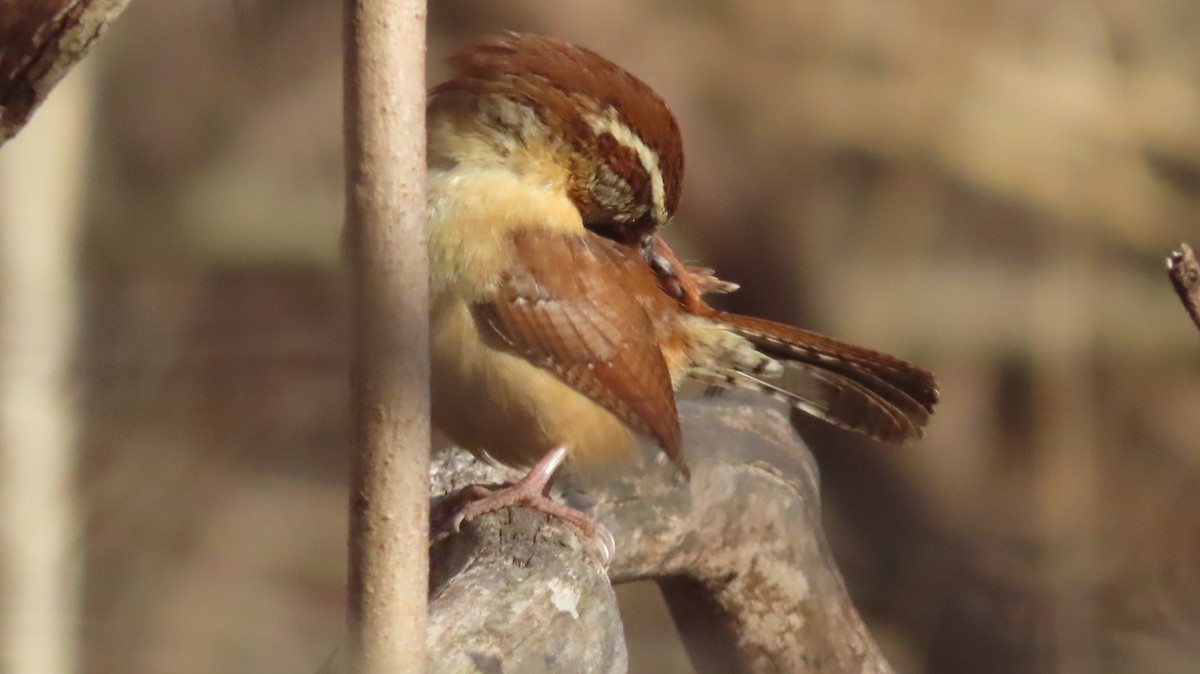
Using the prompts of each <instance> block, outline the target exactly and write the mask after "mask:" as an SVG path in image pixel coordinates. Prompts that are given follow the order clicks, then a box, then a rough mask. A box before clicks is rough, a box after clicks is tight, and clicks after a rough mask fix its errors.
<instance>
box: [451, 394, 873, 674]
mask: <svg viewBox="0 0 1200 674" xmlns="http://www.w3.org/2000/svg"><path fill="white" fill-rule="evenodd" d="M680 412H681V416H682V418H683V422H684V433H685V437H686V444H685V446H686V447H687V458H688V461H689V463H690V465H691V467H692V475H693V477H692V480H691V482H690V483H687V482H684V481H683V480H682V479H681V478H680V476H679V474H678V472H677V471H676V470H675V469H674V468H673V467H672V466H671V465H670V464H669V463H668V462H667V461H665V457H662V456H655V458H654V460H652V461H648V462H647V465H646V466H644V467H642V468H640V469H637V470H630V471H627V472H625V473H624V474H622V475H621V476H619V477H617V478H616V479H614V480H612V481H610V482H607V483H606V484H604V485H603V486H602V487H598V488H594V489H589V490H586V491H584V490H580V489H576V488H574V487H572V486H569V485H568V486H566V487H565V488H564V489H563V490H562V494H561V495H560V496H563V497H565V500H567V501H568V502H569V503H571V504H572V505H575V506H577V507H583V508H585V509H586V510H587V511H588V512H590V513H591V514H592V515H594V516H595V517H597V518H598V519H599V520H600V521H601V522H603V523H604V524H605V525H606V526H607V527H608V528H609V529H610V531H611V532H612V533H613V535H614V537H615V539H616V543H617V550H616V555H615V557H614V560H613V562H612V566H611V567H610V568H609V570H608V576H609V578H610V579H611V580H612V582H616V583H619V582H625V581H632V580H640V579H656V580H657V581H658V582H659V584H660V586H661V587H662V588H663V593H664V596H665V598H666V599H667V601H668V604H669V605H670V608H671V611H672V615H673V616H674V617H675V619H676V622H677V624H678V625H679V626H680V628H681V632H682V634H683V638H684V642H685V645H686V646H687V648H688V650H689V653H690V655H691V657H692V661H693V663H694V665H695V666H696V668H697V671H698V672H701V673H702V674H703V673H706V672H786V673H788V674H797V673H800V672H829V673H831V674H832V673H835V672H836V673H839V674H841V673H845V672H875V673H884V672H890V671H891V669H890V667H889V666H888V664H887V662H886V661H885V660H884V659H883V657H882V655H881V653H880V651H879V649H878V647H877V645H876V644H875V642H874V640H873V639H872V638H871V636H870V634H869V633H868V631H867V629H866V627H865V626H864V625H863V623H862V621H861V619H860V618H859V616H858V614H857V612H856V611H855V610H854V607H853V606H852V605H851V603H850V599H849V597H848V595H847V593H846V589H845V586H844V585H843V583H842V579H841V576H840V574H839V573H838V570H837V567H836V565H835V563H834V560H833V558H832V556H831V554H830V551H829V548H828V546H827V545H826V543H825V538H824V534H823V530H822V527H821V521H820V505H819V494H818V488H817V471H816V466H815V463H814V461H813V459H812V456H811V454H810V453H809V452H808V450H807V448H806V447H804V446H803V444H802V443H801V442H800V441H799V439H798V438H797V437H796V436H795V434H794V432H793V430H792V428H791V425H790V424H789V422H788V420H787V418H786V416H785V415H783V414H781V413H780V412H779V411H778V410H775V409H772V408H764V407H762V403H761V401H757V400H754V401H747V400H742V399H741V397H740V396H737V395H728V396H725V397H723V398H719V399H715V400H702V401H693V402H686V403H684V404H683V405H682V406H681V410H680ZM656 454H657V453H656ZM511 478H512V475H510V474H509V473H508V471H506V470H505V469H502V468H496V467H490V466H485V465H483V464H481V463H479V462H477V461H474V460H473V459H471V458H470V456H469V455H467V454H465V453H464V452H461V451H458V450H455V451H451V452H447V453H443V454H441V455H439V456H438V457H437V458H436V459H435V461H434V467H433V480H434V491H435V493H439V494H443V493H449V492H451V491H453V490H455V489H458V488H460V487H462V486H464V485H465V484H468V483H470V482H483V483H488V482H499V481H503V480H505V479H511ZM433 565H434V573H433V584H432V593H431V596H432V597H433V602H432V604H431V611H430V652H431V656H430V670H431V671H433V672H451V671H453V672H460V671H467V672H493V671H500V670H499V669H497V668H496V667H495V664H496V663H503V664H504V667H505V669H504V671H547V672H549V671H589V672H590V671H600V672H619V671H624V668H625V655H624V653H625V650H624V645H623V639H622V637H621V628H620V622H619V617H618V616H617V613H616V610H615V598H614V597H613V596H612V593H611V589H610V588H609V587H607V583H605V582H604V581H603V577H602V576H601V575H600V571H599V569H598V566H597V562H596V560H595V558H594V556H593V555H592V554H591V553H590V552H588V548H586V547H584V546H582V545H580V543H579V541H578V540H577V539H576V537H575V536H574V534H572V533H571V532H570V530H569V529H567V528H566V527H565V526H564V525H563V524H562V523H560V522H557V521H555V520H552V519H551V518H548V517H545V516H542V515H540V514H537V513H533V512H529V511H524V510H520V509H517V510H514V509H507V510H502V511H500V512H497V513H493V514H490V515H486V516H484V517H481V518H480V519H479V520H478V521H476V522H473V523H470V524H468V525H466V526H464V528H463V532H462V533H460V534H457V535H454V536H450V537H449V538H448V539H445V540H441V541H438V542H436V543H435V545H434V547H433ZM514 663H519V664H520V665H521V666H516V664H514Z"/></svg>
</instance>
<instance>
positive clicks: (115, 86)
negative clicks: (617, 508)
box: [4, 0, 1200, 674]
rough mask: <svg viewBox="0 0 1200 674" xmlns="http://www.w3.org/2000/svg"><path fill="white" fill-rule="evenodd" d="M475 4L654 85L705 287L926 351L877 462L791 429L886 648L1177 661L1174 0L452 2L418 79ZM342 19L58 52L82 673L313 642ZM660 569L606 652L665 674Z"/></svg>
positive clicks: (1089, 661) (1006, 660)
mask: <svg viewBox="0 0 1200 674" xmlns="http://www.w3.org/2000/svg"><path fill="white" fill-rule="evenodd" d="M502 29H515V30H528V31H535V32H542V33H547V34H552V35H557V36H560V37H564V38H567V39H570V40H573V41H576V42H579V43H581V44H584V45H586V46H589V47H591V48H593V49H595V50H597V51H599V52H600V53H601V54H604V55H606V56H608V57H609V58H611V59H612V60H614V61H616V62H617V63H619V64H621V65H623V66H625V67H626V68H628V69H630V70H631V71H633V72H634V73H636V74H638V75H639V76H640V77H642V78H643V79H645V80H646V81H648V82H649V83H651V85H653V86H654V87H655V88H656V89H658V91H659V92H660V93H661V94H662V95H663V96H664V97H665V98H666V99H667V100H668V101H669V102H670V103H671V105H672V107H673V109H674V110H675V112H676V114H677V116H678V117H679V120H680V123H681V126H682V128H683V133H684V141H685V147H686V148H687V152H688V156H687V171H686V183H685V189H684V197H683V204H682V208H681V210H680V213H679V215H678V216H677V217H676V218H675V221H674V222H673V224H672V225H671V227H670V229H669V231H668V238H669V239H670V240H671V241H672V243H674V244H675V245H676V247H677V250H680V251H681V253H682V254H683V255H684V256H685V257H687V258H689V259H693V260H695V261H697V262H700V263H703V264H705V265H710V266H714V267H716V268H718V269H719V270H720V272H721V275H722V276H723V277H725V278H728V279H731V280H736V281H738V282H740V283H741V284H742V286H743V289H742V290H741V291H740V292H738V293H737V294H736V295H734V296H731V297H730V298H729V302H728V304H729V306H730V307H732V308H735V309H737V310H740V311H744V312H749V313H755V314H759V315H762V316H767V317H772V318H776V319H781V320H787V321H790V322H795V323H799V324H802V325H805V326H809V327H813V328H815V329H819V330H821V331H824V332H828V333H831V334H833V335H836V336H838V337H841V338H844V339H848V340H851V341H856V342H859V343H862V344H866V345H870V346H874V347H877V348H880V349H883V350H887V351H891V352H894V353H897V354H899V355H903V356H905V357H908V358H910V359H912V360H915V361H917V362H919V363H921V364H922V365H925V366H927V367H929V368H930V369H932V370H933V371H935V372H936V373H937V374H938V375H939V377H940V379H941V382H942V393H943V399H944V402H943V403H942V405H941V406H940V408H939V410H938V413H937V415H936V416H935V419H934V423H933V425H932V428H931V429H930V432H929V434H928V437H927V439H926V440H925V441H924V442H922V443H920V444H919V445H917V446H914V447H911V448H908V449H906V450H903V451H885V450H883V449H881V448H879V447H872V446H867V445H865V444H864V443H862V442H860V441H858V440H856V439H854V438H851V437H847V436H845V435H843V434H841V433H836V432H833V431H831V430H828V429H824V428H818V427H816V426H815V424H813V423H809V422H805V421H804V420H800V421H799V425H800V427H801V430H802V432H803V434H804V435H805V437H806V439H807V440H808V441H809V442H810V443H811V444H812V446H813V449H814V451H815V452H816V453H817V455H818V459H819V461H820V462H821V466H822V477H823V488H824V496H825V507H826V520H827V526H828V528H829V535H830V538H831V540H832V542H833V545H834V547H835V550H836V552H837V554H838V556H839V558H840V560H841V563H842V569H843V572H844V574H845V576H846V580H847V584H848V586H849V588H850V591H851V593H852V594H853V595H854V596H855V597H856V601H857V603H858V606H859V608H860V610H861V611H862V612H863V613H864V615H865V616H866V617H867V619H868V621H869V622H870V623H871V624H872V627H873V629H874V630H875V633H876V635H877V636H878V637H879V639H880V640H881V642H882V643H883V645H884V646H885V649H886V650H887V652H888V654H889V656H890V657H891V659H892V661H893V663H894V664H895V665H896V666H897V669H898V671H907V672H938V673H956V672H971V673H974V672H983V673H987V672H1194V671H1200V335H1197V334H1196V332H1195V330H1194V329H1193V327H1192V326H1191V324H1190V323H1189V321H1188V320H1187V318H1186V316H1185V314H1184V312H1183V310H1182V309H1181V308H1180V306H1179V305H1178V302H1177V301H1176V299H1175V297H1174V295H1173V294H1172V292H1171V290H1170V287H1169V285H1168V284H1167V281H1166V278H1165V275H1164V272H1163V258H1164V256H1165V255H1166V253H1167V252H1168V251H1169V250H1170V249H1171V248H1172V247H1174V246H1175V245H1176V244H1177V243H1178V242H1179V241H1180V240H1185V239H1191V240H1192V242H1193V243H1200V5H1198V4H1196V3H1193V2H1186V1H1185V0H1146V1H1139V2H1133V1H1131V0H1100V1H1099V2H1077V1H1074V0H1055V1H1052V2H1040V1H1034V0H1009V1H1007V2H981V1H979V0H974V1H967V2H951V1H949V0H902V1H896V0H850V1H844V2H816V1H814V0H792V1H784V0H775V1H768V0H692V1H690V2H688V1H683V0H653V1H648V2H632V1H629V0H608V1H606V2H582V1H581V0H559V1H558V2H553V3H550V2H534V1H532V0H509V1H508V2H500V1H499V0H494V1H493V0H487V1H482V0H476V1H470V0H441V1H436V2H432V3H431V16H430V36H429V42H430V46H429V50H430V83H431V84H432V83H434V82H436V81H439V80H440V79H441V78H442V76H443V75H444V73H445V69H444V67H443V65H442V63H441V62H440V60H441V58H442V57H444V56H445V55H447V54H448V53H449V51H451V50H452V49H453V48H454V47H456V46H461V45H464V44H465V43H467V42H469V41H470V40H471V39H473V38H474V37H477V36H479V35H481V34H485V33H488V32H493V31H497V30H502ZM339 37H340V15H339V3H336V2H329V1H317V0H224V1H218V2H198V1H190V2H189V1H185V0H176V1H174V2H162V1H159V2H135V3H133V4H132V6H131V7H130V8H129V10H128V11H127V13H126V14H125V15H124V16H123V17H122V18H121V19H120V20H119V21H118V23H117V24H116V26H115V27H114V29H113V30H112V31H111V33H110V35H109V36H108V37H107V38H106V39H105V41H104V42H103V43H102V45H101V46H100V48H99V49H98V51H97V53H96V54H95V55H94V56H93V57H92V58H91V59H90V63H89V64H88V69H87V71H86V72H83V73H77V74H76V75H73V77H76V78H87V84H86V86H85V87H84V88H83V93H82V94H80V96H79V98H78V99H77V100H78V102H77V103H75V105H77V106H79V107H80V109H82V110H84V111H90V113H91V116H90V118H89V119H90V121H89V122H88V124H90V127H89V130H88V132H87V136H86V137H87V138H88V145H87V146H86V147H87V152H86V153H85V154H84V155H83V156H82V158H77V159H76V160H75V161H76V162H82V169H83V170H84V171H85V174H84V179H83V186H84V194H83V196H82V206H81V207H80V211H81V217H82V220H81V222H80V223H79V228H80V229H79V231H80V237H81V241H82V245H81V251H82V252H81V260H82V265H81V271H80V280H79V283H80V287H81V289H82V293H81V296H80V297H79V302H80V305H81V310H82V315H83V320H82V323H81V324H80V325H79V326H78V329H79V334H78V344H79V355H78V359H77V361H78V362H77V365H76V367H75V370H76V375H75V376H74V377H73V380H74V381H76V382H77V384H78V386H77V388H73V389H72V390H71V391H69V392H67V393H69V394H70V395H72V396H75V400H76V401H77V404H78V407H79V409H80V410H81V413H82V423H81V425H80V427H79V428H78V429H77V431H76V432H77V438H78V443H79V456H78V461H77V464H78V469H77V471H76V482H77V484H78V487H79V493H80V494H81V496H80V503H79V504H78V508H79V510H80V511H81V513H82V520H81V524H80V529H79V531H78V533H77V541H78V542H77V543H76V544H75V546H74V549H76V550H77V551H78V552H80V553H81V554H82V555H83V571H82V574H83V576H82V597H83V611H84V614H83V618H82V627H81V635H82V644H81V647H80V652H79V654H78V658H79V661H80V662H81V667H82V670H83V671H87V672H97V673H109V672H112V673H117V672H122V673H141V672H144V673H146V674H151V673H153V674H176V673H178V674H190V673H193V672H195V673H197V674H199V673H207V672H310V671H316V669H317V668H318V667H319V665H320V664H321V662H322V661H323V660H324V659H325V658H326V657H327V656H328V655H329V654H330V653H331V652H332V650H333V649H334V647H335V646H336V645H337V643H338V642H339V641H340V639H341V631H342V614H343V598H342V592H343V567H344V556H345V555H344V540H343V539H344V529H345V514H344V504H345V495H344V484H345V470H346V451H347V442H348V437H349V432H348V418H347V402H346V399H347V396H346V392H347V382H346V375H345V366H346V360H347V359H346V353H345V345H346V326H345V320H344V319H345V297H344V289H343V286H342V283H341V279H340V275H339V267H338V265H339V259H338V236H339V230H340V226H341V216H342V182H341V181H342V168H341V149H340V145H341V125H340V106H341V93H340V76H341V66H340V60H339V58H340V45H339ZM60 94H61V92H59V93H56V96H59V95H60ZM55 103H56V102H55V101H54V100H53V99H52V101H51V104H55ZM13 147H14V146H9V147H6V148H5V150H4V152H5V153H12V152H17V151H18V150H16V149H13ZM64 170H65V169H64ZM7 198H9V199H12V200H16V201H19V200H20V199H21V198H22V195H20V194H9V195H8V196H7ZM33 526H36V524H34V525H33ZM654 592H655V591H654V589H653V587H652V586H646V587H635V588H629V589H627V590H624V591H623V595H624V599H625V600H626V608H627V611H626V616H627V629H628V632H629V640H630V647H631V650H632V651H633V657H634V670H633V671H635V672H687V671H690V670H689V669H688V668H687V665H686V660H685V659H684V657H683V656H682V652H681V650H680V648H679V646H678V645H677V644H675V643H674V642H672V638H673V637H672V636H671V628H670V627H669V624H668V623H669V619H668V618H667V617H666V614H665V613H664V612H663V611H662V609H661V607H660V606H658V605H656V604H655V602H654Z"/></svg>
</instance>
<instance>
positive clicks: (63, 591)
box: [0, 66, 94, 674]
mask: <svg viewBox="0 0 1200 674" xmlns="http://www.w3.org/2000/svg"><path fill="white" fill-rule="evenodd" d="M93 79H94V76H93V73H92V69H91V68H90V67H87V66H84V67H82V68H80V69H78V70H76V71H75V72H74V73H72V75H71V76H70V77H68V78H67V79H65V80H63V82H62V85H61V86H60V87H59V88H58V90H57V92H56V94H55V95H54V96H53V97H52V98H51V99H50V100H49V101H48V102H47V104H46V105H45V107H43V108H42V110H41V112H39V114H38V115H37V117H35V118H34V120H33V121H32V122H31V123H30V124H29V126H28V127H26V128H25V130H24V132H23V133H22V134H21V135H20V136H18V137H17V138H15V139H13V141H12V142H10V143H9V144H8V145H6V146H5V147H4V149H3V150H2V151H0V672H5V673H6V674H70V673H71V672H77V671H80V655H81V653H80V650H79V644H78V641H79V624H80V596H79V590H80V577H81V572H82V559H81V556H82V550H81V543H80V536H79V534H80V523H79V503H78V500H77V498H78V495H77V494H76V492H75V466H76V459H77V454H76V451H77V448H76V432H77V430H78V429H77V425H76V424H77V420H78V419H77V417H78V414H79V410H78V407H77V405H76V400H75V395H74V391H75V388H76V387H75V376H74V373H73V365H74V362H75V358H76V353H75V347H76V344H75V338H76V332H77V329H78V320H79V297H78V294H79V293H78V283H79V279H78V275H77V269H76V267H77V260H76V256H77V255H78V242H79V225H80V221H81V214H82V210H81V208H80V205H81V203H82V201H83V193H84V185H85V182H86V177H87V165H88V153H89V151H90V143H89V142H88V138H89V132H90V131H91V114H90V113H91V109H92V102H93V101H92V99H93V96H92V88H93V87H92V84H93V82H92V80H93Z"/></svg>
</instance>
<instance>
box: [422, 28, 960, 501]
mask: <svg viewBox="0 0 1200 674" xmlns="http://www.w3.org/2000/svg"><path fill="white" fill-rule="evenodd" d="M451 63H452V64H453V66H454V68H455V70H456V74H455V76H454V77H453V78H451V79H450V80H449V81H446V82H444V83H442V84H440V85H438V86H437V87H436V88H434V90H433V92H432V94H431V96H430V99H429V104H428V152H429V155H428V156H429V159H428V170H429V173H428V205H429V264H430V293H431V309H430V328H431V344H432V345H431V359H432V368H433V377H432V380H433V383H432V403H433V422H434V424H435V426H436V427H437V428H439V429H440V430H442V431H443V432H444V433H445V434H446V435H447V436H448V437H449V438H450V439H451V440H452V441H454V442H455V443H456V444H459V445H461V446H463V447H466V448H468V449H471V450H472V451H474V452H476V453H478V454H483V455H486V456H490V457H492V458H494V459H496V460H498V461H500V462H501V463H504V464H508V465H510V466H521V467H529V466H531V465H534V464H538V466H537V470H535V471H533V472H532V473H531V475H530V476H529V477H528V478H526V480H523V481H522V483H519V485H518V487H519V489H518V491H519V493H515V494H514V493H508V494H495V495H493V496H491V497H488V499H491V500H490V501H489V500H488V499H485V500H484V501H483V502H478V503H475V504H472V505H471V506H468V509H467V511H466V514H465V515H464V516H465V517H466V518H468V519H469V518H471V517H474V516H476V515H478V514H480V513H481V512H486V511H487V510H491V509H494V508H497V507H501V506H504V505H508V504H510V503H513V502H516V501H520V502H523V503H529V504H532V505H534V506H535V507H539V508H542V509H546V510H550V511H552V512H555V513H556V514H559V515H564V512H563V510H565V506H560V505H558V504H554V503H553V502H551V501H549V500H548V499H545V498H544V497H543V496H542V494H541V491H542V488H543V487H544V486H545V484H546V481H547V480H548V479H549V477H550V474H551V473H552V472H553V470H554V468H555V467H556V466H557V464H558V462H559V461H561V460H562V458H563V457H564V455H565V456H567V457H569V460H570V461H571V462H572V463H574V464H578V465H582V466H583V467H584V469H585V472H586V468H587V467H589V466H600V465H614V464H616V465H619V464H620V463H621V462H624V461H629V460H630V459H632V458H633V457H634V456H635V454H636V452H637V448H638V437H639V436H646V437H649V438H650V439H652V440H653V441H654V442H656V443H657V444H658V445H659V446H660V447H661V448H662V449H663V450H664V451H665V452H666V454H667V456H669V457H670V458H671V460H672V461H673V462H674V463H675V465H677V466H678V467H679V469H680V470H681V471H682V472H683V473H684V474H685V475H686V474H687V466H686V463H685V461H684V458H683V454H682V451H681V446H680V445H681V436H680V429H679V419H678V416H677V414H676V409H675V395H674V392H675V390H676V389H677V388H678V386H679V385H680V384H682V383H683V382H684V381H685V380H688V379H692V380H698V381H700V382H703V383H704V384H708V385H715V386H723V387H726V386H728V387H744V388H752V389H755V390H759V391H763V392H765V393H767V394H769V395H771V396H774V397H777V398H782V399H784V400H787V401H788V402H790V403H791V404H792V405H793V406H795V407H796V408H798V409H801V410H803V411H805V412H807V413H809V414H812V415H814V416H816V417H819V418H821V419H824V420H826V421H828V422H830V423H832V424H835V425H837V426H841V427H843V428H849V429H852V430H855V431H860V432H862V433H865V434H866V435H869V436H871V437H873V438H877V439H879V440H883V441H886V442H890V443H904V442H906V441H908V440H910V439H912V438H916V437H920V436H921V434H922V429H923V427H924V426H925V424H926V422H927V421H928V419H929V416H930V414H931V412H932V410H933V406H934V403H935V402H936V401H937V398H938V391H937V387H936V384H935V382H934V379H933V376H932V375H931V374H930V373H928V372H926V371H925V370H922V369H920V368H918V367H915V366H913V365H910V364H908V363H906V362H904V361H902V360H899V359H897V358H893V357H891V356H887V355H884V354H881V353H877V352H875V351H869V350H867V349H863V348H860V347H856V346H851V345H849V344H844V343H842V342H838V341H835V340H833V339H830V338H828V337H824V336H821V335H818V334H816V333H812V332H807V331H804V330H800V329H798V328H793V327H789V326H786V325H781V324H778V323H772V322H769V321H765V320H759V319H755V318H749V317H745V316H738V315H734V314H729V313H724V312H721V311H717V310H716V309H713V308H712V307H710V306H709V305H708V304H706V303H705V302H704V301H703V300H702V299H701V295H703V294H705V293H708V292H727V291H729V290H732V289H734V288H736V286H734V285H733V284H729V283H725V282H723V281H720V280H718V279H717V278H716V277H715V276H714V275H713V274H712V272H710V271H708V270H702V269H694V268H689V267H685V266H684V265H683V264H681V263H680V262H679V260H678V259H677V258H676V257H675V255H674V254H673V253H672V252H671V250H670V248H669V247H668V246H667V245H666V243H665V242H664V241H663V240H662V239H660V238H659V237H658V236H657V232H658V230H659V229H660V228H661V227H663V226H664V225H665V224H666V223H667V221H668V220H669V219H670V218H671V216H672V215H673V214H674V213H675V210H676V207H677V206H678V204H679V197H680V186H681V182H682V177H683V148H682V142H681V138H680V133H679V127H678V125H677V124H676V121H675V118H674V116H673V115H672V113H671V111H670V110H669V109H668V107H667V105H666V103H665V102H664V101H663V100H662V98H660V97H659V96H658V94H656V93H655V92H654V91H653V90H652V89H651V88H650V87H649V86H647V85H646V84H644V83H643V82H642V81H640V80H638V79H637V78H635V77H633V76H632V75H630V74H629V73H627V72H626V71H624V70H622V69H621V68H619V67H618V66H616V65H614V64H613V63H611V62H609V61H608V60H606V59H604V58H602V57H601V56H599V55H597V54H595V53H593V52H591V51H588V50H587V49H583V48H581V47H577V46H574V45H571V44H568V43H566V42H561V41H558V40H553V39H549V38H545V37H538V36H534V35H519V34H506V35H502V36H497V37H491V38H487V39H485V40H483V41H481V42H479V43H478V44H476V45H474V46H472V47H469V48H467V49H465V50H464V51H461V52H459V53H457V54H456V55H455V56H453V57H452V58H451ZM785 371H788V374H789V377H788V378H785V377H784V374H785ZM792 373H794V375H793V374H792ZM539 459H542V461H541V463H540V464H539V463H538V462H539ZM571 512H572V513H574V511H571ZM565 515H566V516H567V517H568V518H570V517H573V515H570V514H569V513H566V514H565Z"/></svg>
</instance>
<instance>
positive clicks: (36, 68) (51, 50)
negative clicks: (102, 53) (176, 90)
mask: <svg viewBox="0 0 1200 674" xmlns="http://www.w3.org/2000/svg"><path fill="white" fill-rule="evenodd" d="M127 4H129V0H26V1H24V2H22V0H0V145H3V144H4V142H5V141H7V140H8V139H9V138H12V137H13V136H15V135H16V134H17V132H18V131H20V130H21V127H23V126H25V123H26V122H28V121H29V118H30V117H31V116H32V115H33V113H34V111H35V110H37V108H38V106H39V105H41V104H42V101H44V100H46V96H48V95H49V94H50V91H51V90H52V89H53V88H54V85H56V84H58V82H59V80H61V79H62V78H63V76H64V75H66V74H67V71H69V70H70V69H71V66H73V65H75V64H76V63H78V62H79V60H80V59H82V58H83V57H84V56H85V55H87V53H88V51H90V50H91V48H92V45H93V44H95V42H96V40H98V39H100V36H102V35H103V34H104V32H105V31H107V30H108V27H109V26H110V25H111V24H112V22H113V21H116V19H117V17H118V16H119V15H120V14H121V11H122V10H124V9H125V6H126V5H127Z"/></svg>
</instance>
